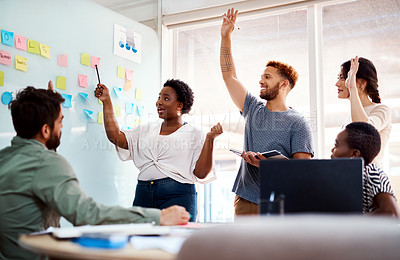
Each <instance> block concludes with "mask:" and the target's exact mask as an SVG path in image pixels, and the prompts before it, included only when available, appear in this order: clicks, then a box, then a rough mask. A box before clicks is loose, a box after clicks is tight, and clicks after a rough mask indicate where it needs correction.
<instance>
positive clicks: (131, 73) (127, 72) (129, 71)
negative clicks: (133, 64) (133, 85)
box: [125, 69, 133, 81]
mask: <svg viewBox="0 0 400 260" xmlns="http://www.w3.org/2000/svg"><path fill="white" fill-rule="evenodd" d="M132 75H133V70H128V69H125V77H126V79H127V80H130V81H132Z"/></svg>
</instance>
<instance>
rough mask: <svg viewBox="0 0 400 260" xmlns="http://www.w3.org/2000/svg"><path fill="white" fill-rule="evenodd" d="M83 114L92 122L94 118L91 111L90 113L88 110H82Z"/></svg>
mask: <svg viewBox="0 0 400 260" xmlns="http://www.w3.org/2000/svg"><path fill="white" fill-rule="evenodd" d="M83 112H84V113H85V115H86V116H87V117H88V118H90V119H93V120H94V117H93V111H90V110H87V109H84V110H83Z"/></svg>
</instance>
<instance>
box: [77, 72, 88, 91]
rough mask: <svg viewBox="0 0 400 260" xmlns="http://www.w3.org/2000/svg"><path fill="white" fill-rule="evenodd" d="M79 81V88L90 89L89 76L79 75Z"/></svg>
mask: <svg viewBox="0 0 400 260" xmlns="http://www.w3.org/2000/svg"><path fill="white" fill-rule="evenodd" d="M78 81H79V86H80V87H82V88H87V87H88V82H87V76H86V75H81V74H78Z"/></svg>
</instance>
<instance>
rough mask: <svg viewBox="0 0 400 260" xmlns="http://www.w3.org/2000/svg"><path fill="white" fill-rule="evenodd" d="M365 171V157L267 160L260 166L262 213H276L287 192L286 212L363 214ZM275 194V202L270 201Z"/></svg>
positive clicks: (284, 204) (285, 200) (285, 198)
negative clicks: (363, 173)
mask: <svg viewBox="0 0 400 260" xmlns="http://www.w3.org/2000/svg"><path fill="white" fill-rule="evenodd" d="M362 171H363V160H362V159H361V158H355V159H333V160H263V161H261V164H260V170H259V173H260V189H261V193H260V206H261V207H260V213H261V214H264V213H268V211H272V212H271V213H276V211H278V208H279V207H278V206H279V201H278V200H279V198H280V196H281V195H282V194H283V195H284V199H283V200H284V203H281V204H283V206H284V213H285V214H287V213H299V212H301V213H304V212H307V213H356V214H362V202H363V189H362ZM273 198H275V203H271V204H268V202H269V201H270V200H272V202H273V200H274V199H273ZM281 200H282V199H281ZM272 206H273V207H272Z"/></svg>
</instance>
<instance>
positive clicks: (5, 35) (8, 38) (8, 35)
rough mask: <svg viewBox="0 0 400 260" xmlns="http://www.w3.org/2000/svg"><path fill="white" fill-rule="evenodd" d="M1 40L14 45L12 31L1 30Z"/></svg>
mask: <svg viewBox="0 0 400 260" xmlns="http://www.w3.org/2000/svg"><path fill="white" fill-rule="evenodd" d="M1 42H2V43H3V44H5V45H8V46H14V33H13V32H8V31H5V30H1Z"/></svg>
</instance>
